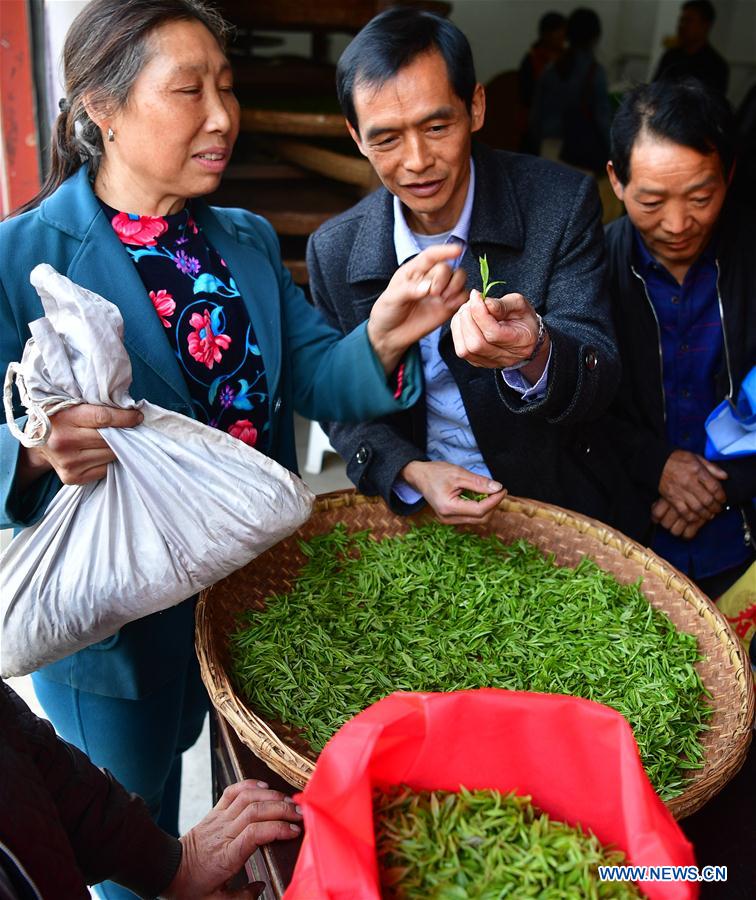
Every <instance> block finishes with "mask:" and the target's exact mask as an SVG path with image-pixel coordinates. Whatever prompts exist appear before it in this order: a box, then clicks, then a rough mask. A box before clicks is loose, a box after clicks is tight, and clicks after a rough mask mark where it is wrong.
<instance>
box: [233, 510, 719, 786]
mask: <svg viewBox="0 0 756 900" xmlns="http://www.w3.org/2000/svg"><path fill="white" fill-rule="evenodd" d="M302 550H303V552H304V553H305V555H306V556H307V562H306V564H305V566H304V567H303V569H302V572H301V575H300V577H299V579H298V581H297V583H296V585H295V587H294V589H293V590H292V591H291V592H290V593H289V594H285V595H274V596H271V597H268V598H267V600H266V609H265V611H264V612H256V611H249V612H247V613H244V614H243V615H242V616H241V617H240V621H239V630H238V631H237V632H236V633H235V634H233V635H232V636H231V639H230V645H231V653H232V658H233V674H234V677H235V680H236V682H237V685H238V687H239V689H240V691H241V692H242V694H243V695H244V696H245V697H246V699H247V700H248V701H249V702H250V703H251V705H252V706H253V707H254V709H255V710H256V712H257V713H258V714H259V715H261V716H262V717H263V718H265V719H266V720H268V721H272V722H276V721H277V722H281V723H285V724H287V725H293V726H296V727H297V728H298V729H299V730H300V733H301V735H302V737H303V738H304V739H305V740H306V741H307V742H308V743H309V745H310V746H311V747H312V748H313V750H315V751H317V752H319V751H320V750H321V749H322V748H323V745H324V744H325V743H326V741H327V740H328V738H329V737H330V736H331V735H332V734H333V733H334V732H335V731H336V730H337V729H338V728H339V727H340V726H341V725H342V724H343V723H344V722H346V721H347V720H348V719H349V718H351V717H352V716H354V715H356V714H357V713H358V712H360V711H361V710H363V709H365V707H367V706H369V705H370V704H371V703H374V702H375V701H376V700H379V699H380V698H381V697H385V696H386V695H387V694H389V693H391V692H392V691H396V690H404V691H454V690H462V689H466V688H478V687H498V688H507V689H510V690H528V691H542V692H545V693H558V694H571V695H574V696H578V697H586V698H588V699H590V700H596V701H598V702H600V703H605V704H607V705H608V706H611V707H613V708H614V709H616V710H618V711H619V712H620V713H622V715H623V716H625V718H626V719H627V720H628V721H629V722H630V724H631V725H632V727H633V730H634V733H635V739H636V741H637V742H638V746H639V748H640V753H641V757H642V759H643V763H644V765H645V767H646V771H647V773H648V776H649V778H650V779H651V782H652V784H653V785H654V787H655V788H656V790H657V791H658V792H659V793H660V795H661V797H662V798H663V799H665V800H666V799H670V798H672V797H674V796H676V795H678V794H680V793H681V792H682V790H683V787H684V783H685V770H686V769H692V768H696V767H700V766H701V765H702V763H703V750H702V748H701V744H700V741H699V737H700V734H701V732H702V731H703V730H705V728H706V721H707V718H708V716H709V715H710V712H711V710H710V708H709V706H708V705H707V703H706V702H705V698H704V688H703V685H702V683H701V679H700V677H699V675H698V673H697V671H696V669H695V668H694V663H695V662H696V661H697V660H698V659H699V658H700V656H699V653H698V647H697V642H696V639H695V637H694V636H692V635H689V634H684V633H680V632H678V631H677V630H676V629H675V627H674V625H673V624H672V622H670V620H669V618H668V617H667V616H666V615H664V614H663V613H661V612H659V611H658V610H654V609H653V608H652V607H651V606H650V604H649V603H648V601H647V600H646V598H645V597H644V596H643V594H642V592H641V590H640V587H639V586H638V585H637V584H634V585H620V584H619V583H618V582H617V581H616V579H615V578H614V577H613V576H612V575H611V574H609V573H607V572H605V571H603V570H602V569H600V568H599V567H598V566H597V565H596V564H595V563H593V562H592V561H591V560H588V559H584V560H583V561H582V562H581V563H580V565H578V566H577V568H575V569H568V568H560V567H558V566H555V565H554V563H553V561H552V560H551V559H548V558H545V557H544V556H543V555H542V554H541V552H540V551H539V550H538V549H537V548H536V547H534V546H532V545H530V544H527V543H525V542H523V541H519V542H516V543H515V544H513V545H511V546H506V545H504V544H503V543H502V542H501V541H500V540H499V539H498V538H496V537H480V536H479V535H477V534H472V533H469V532H462V531H458V530H457V529H455V528H453V527H451V526H445V525H441V524H440V523H437V522H433V523H429V524H425V525H422V526H420V527H417V528H414V529H412V530H410V531H409V532H408V533H407V534H406V535H402V536H399V537H395V538H387V539H385V540H381V541H376V540H374V539H372V538H371V536H370V534H369V533H368V532H359V533H355V534H351V535H350V534H348V533H347V531H346V529H345V528H344V527H342V526H337V527H336V528H334V529H333V530H332V531H331V532H329V533H327V534H324V535H321V536H318V537H316V538H314V539H313V540H311V541H309V542H307V543H303V544H302Z"/></svg>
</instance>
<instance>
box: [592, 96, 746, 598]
mask: <svg viewBox="0 0 756 900" xmlns="http://www.w3.org/2000/svg"><path fill="white" fill-rule="evenodd" d="M734 148H735V137H734V126H733V120H732V114H731V112H730V110H729V107H728V105H727V101H726V100H724V98H723V97H722V96H721V95H720V94H718V93H717V92H716V91H714V90H712V89H711V88H707V87H705V86H704V85H703V84H702V83H701V82H700V81H697V80H696V79H689V80H687V81H682V82H668V81H665V80H662V81H657V82H654V83H653V84H651V85H641V86H640V87H638V88H636V89H635V90H633V91H632V92H631V93H630V94H628V95H627V96H626V97H625V99H624V100H623V103H622V106H621V107H620V109H619V111H618V112H617V115H616V116H615V119H614V123H613V125H612V161H611V163H610V164H609V167H608V170H609V177H610V179H611V182H612V186H613V188H614V190H615V192H616V194H617V196H618V197H619V198H620V199H621V200H622V201H623V202H624V204H625V208H626V210H627V215H626V216H624V217H623V218H622V219H619V220H617V221H616V222H612V224H611V225H609V227H608V228H607V245H608V253H609V272H610V289H611V295H612V305H613V310H614V320H615V327H616V330H617V337H618V341H619V346H620V353H621V358H622V383H621V388H620V392H619V394H618V396H617V399H616V401H615V403H614V404H613V406H612V409H611V412H610V414H609V415H608V416H607V418H606V423H605V428H606V431H607V433H609V434H611V435H612V437H613V439H614V440H615V443H616V448H615V449H616V452H617V453H620V454H622V456H623V457H624V459H625V461H626V468H627V471H628V472H629V473H630V475H631V476H632V478H633V480H634V481H635V482H636V484H637V490H638V492H639V493H642V494H643V495H644V496H645V498H646V504H647V508H648V515H649V520H650V521H651V520H652V521H653V523H655V524H656V526H657V528H656V533H655V535H654V536H653V538H652V541H653V542H652V544H651V546H652V547H653V549H654V550H655V551H656V552H657V553H659V554H660V555H661V556H663V557H665V558H666V559H668V560H669V561H670V562H671V563H672V564H673V565H674V566H675V567H676V568H678V569H680V571H682V572H685V573H686V574H688V575H689V576H690V577H691V578H693V579H695V580H696V581H697V582H698V584H699V585H700V586H701V587H702V588H703V590H704V591H705V592H706V593H708V594H709V595H710V596H712V597H717V596H718V595H719V594H720V593H722V592H723V591H724V590H726V589H727V587H729V586H730V585H731V584H732V583H734V582H735V581H736V580H737V578H738V577H739V575H740V573H741V572H742V571H743V570H744V569H745V568H746V567H747V566H748V565H749V563H750V562H751V561H752V560H753V559H754V534H755V533H756V532H754V523H755V520H756V516H754V505H753V498H754V496H756V465H754V463H753V457H744V458H742V459H733V460H731V461H727V462H717V463H716V464H714V463H711V462H709V461H708V460H706V459H705V458H704V456H703V453H704V448H705V445H706V432H705V428H704V423H705V421H706V417H707V416H708V415H709V413H710V412H711V411H712V410H713V409H714V407H716V406H717V405H718V404H719V403H720V402H721V401H722V400H723V399H725V398H729V399H730V400H735V398H736V397H737V394H738V391H739V389H740V384H741V382H742V380H743V378H744V377H745V376H746V374H747V373H748V372H749V371H750V369H751V368H752V366H753V365H754V362H756V304H754V302H753V284H754V279H756V228H755V227H754V219H753V212H752V211H749V210H748V209H747V208H746V207H744V206H742V205H741V204H740V201H739V198H738V197H737V196H735V195H733V194H732V191H728V181H729V178H730V175H731V173H732V168H733V158H734Z"/></svg>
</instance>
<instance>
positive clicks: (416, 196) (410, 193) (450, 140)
mask: <svg viewBox="0 0 756 900" xmlns="http://www.w3.org/2000/svg"><path fill="white" fill-rule="evenodd" d="M337 85H338V91H339V99H340V102H341V105H342V109H343V110H344V114H345V116H346V119H347V125H348V128H349V131H350V133H351V135H352V137H353V138H354V140H355V142H356V143H357V146H358V147H359V149H360V151H361V152H362V153H363V154H364V155H365V156H366V157H367V158H368V159H369V160H370V162H371V164H372V165H373V167H374V168H375V170H376V172H377V174H378V175H379V177H380V179H381V181H382V183H383V185H384V187H382V188H379V189H378V190H377V191H376V192H374V193H373V194H371V195H370V196H368V197H366V198H365V199H364V200H362V201H361V202H360V203H358V204H357V205H356V206H355V207H353V208H352V209H350V210H348V211H347V212H345V213H343V214H342V215H340V216H338V217H336V218H334V219H332V220H330V221H328V222H327V223H326V224H325V225H323V226H322V227H321V228H320V229H319V230H318V231H317V232H316V233H315V234H314V235H313V236H312V238H311V240H310V242H309V245H308V254H307V263H308V269H309V274H310V286H311V290H312V295H313V299H314V301H315V303H316V304H317V305H318V306H319V307H320V308H321V309H322V310H323V312H324V313H325V315H326V316H327V318H328V319H329V321H330V322H331V323H332V324H334V325H335V326H336V327H338V328H340V329H342V330H343V331H344V332H348V331H350V330H351V329H353V328H354V327H355V325H357V324H358V323H359V322H361V321H363V320H364V319H365V318H366V317H367V316H368V314H369V312H370V308H371V306H372V305H373V303H374V301H375V299H376V298H377V297H378V295H379V294H380V292H381V291H382V290H383V289H384V287H385V286H386V284H387V283H388V281H389V279H390V278H391V276H392V274H393V273H394V272H395V271H396V269H397V267H398V266H400V265H402V264H403V263H405V262H406V261H407V260H408V259H410V258H411V257H412V256H414V255H416V254H417V253H419V252H420V251H421V250H422V249H424V248H425V247H427V246H430V245H432V244H437V243H447V242H454V243H456V244H458V245H460V248H461V255H460V263H459V264H460V265H461V267H462V268H463V269H464V271H465V272H466V274H467V286H468V288H470V289H478V290H479V289H481V287H482V283H481V272H480V266H479V258H480V257H483V256H484V255H485V256H486V257H487V263H488V267H489V270H490V280H491V281H499V282H503V283H504V284H503V285H502V286H500V287H499V290H498V291H495V293H500V292H502V291H506V293H505V294H504V296H503V297H501V298H500V299H498V300H492V299H490V298H489V299H488V300H487V301H484V300H483V299H482V297H481V295H480V294H479V293H478V290H472V293H471V296H470V300H469V302H468V303H466V304H465V306H463V307H462V309H461V310H460V311H459V312H458V313H457V314H456V315H455V317H454V319H453V320H452V321H450V322H447V323H446V324H445V325H444V326H443V327H441V328H440V329H439V330H437V331H436V332H434V333H433V334H431V335H429V336H428V338H426V339H423V341H422V342H421V344H420V353H421V357H422V362H423V374H424V377H425V387H426V392H425V403H424V404H423V403H419V404H418V405H417V407H416V409H414V410H412V411H411V412H408V413H407V414H401V415H397V416H391V417H388V418H386V419H383V420H379V421H375V422H372V423H369V424H364V425H357V426H354V425H348V426H344V425H337V424H332V423H323V424H324V427H325V428H326V430H327V431H328V433H329V436H330V439H331V442H332V444H333V446H334V447H335V448H336V450H338V452H339V453H340V454H341V455H342V456H343V457H344V459H345V460H346V461H347V472H348V474H349V477H350V478H351V479H352V481H353V482H354V483H355V485H357V487H358V488H359V489H360V490H361V491H363V492H364V493H367V494H375V493H380V494H381V495H382V496H383V497H384V498H385V500H386V502H387V503H388V504H389V505H390V506H391V508H392V509H394V510H395V511H397V512H400V513H410V512H413V511H415V510H416V509H418V508H419V507H420V506H421V505H422V503H423V502H424V501H425V502H427V503H428V504H430V506H432V507H433V509H434V510H435V511H436V512H437V513H438V514H439V516H440V517H441V518H442V519H443V520H444V521H447V522H453V523H466V522H480V521H481V520H485V518H486V517H487V516H489V515H490V513H491V511H492V510H493V508H494V507H495V506H496V505H497V503H498V502H499V501H500V499H501V497H502V492H503V491H504V490H507V491H509V492H510V493H512V494H519V495H524V496H527V497H531V498H535V499H539V500H546V501H549V502H551V503H556V504H558V505H561V506H565V507H568V508H571V509H575V510H578V511H580V512H583V513H585V514H587V515H591V516H594V517H596V518H599V519H602V520H604V521H606V522H609V523H611V524H614V525H616V526H618V527H621V528H624V529H625V530H626V531H628V532H630V533H632V532H634V531H637V529H638V527H639V526H638V522H639V521H640V519H636V518H635V516H634V513H633V506H634V504H633V502H632V497H631V496H630V497H629V496H624V492H623V491H622V485H623V484H624V483H625V479H624V476H623V473H622V472H621V470H620V469H619V468H618V465H617V463H616V461H615V458H614V456H613V455H612V454H611V452H610V451H609V450H608V446H607V442H606V440H605V436H604V435H603V434H602V432H601V429H600V428H598V427H597V426H596V424H595V420H596V419H597V417H598V416H599V415H600V414H601V413H602V412H603V411H604V410H605V409H606V407H607V405H608V404H609V402H610V401H611V399H612V397H613V395H614V392H615V389H616V386H617V383H618V379H619V365H618V359H617V350H616V346H615V341H614V335H613V332H612V326H611V316H610V313H609V306H608V297H607V293H606V280H605V274H606V273H605V263H604V244H603V235H602V230H601V221H600V207H599V201H598V196H597V192H596V189H595V186H594V182H593V180H592V179H590V178H587V177H585V176H583V175H581V174H579V173H577V172H575V171H572V170H570V169H567V168H565V167H562V166H558V165H555V164H552V163H549V162H546V161H543V160H540V159H537V158H534V157H530V156H522V155H518V154H512V153H503V152H494V151H492V150H489V149H487V148H485V147H483V146H480V145H473V142H472V134H473V132H474V131H476V130H478V129H479V128H480V127H481V125H482V124H483V118H484V114H485V95H484V91H483V88H482V86H481V85H480V84H478V83H477V82H476V79H475V70H474V66H473V60H472V53H471V51H470V47H469V44H468V42H467V40H466V38H465V37H464V35H463V34H462V33H461V32H460V31H459V30H458V29H457V28H456V27H455V26H454V25H452V24H451V23H450V22H448V21H446V20H445V19H442V18H440V17H437V16H435V15H432V14H430V13H425V12H419V11H415V10H410V9H401V8H398V9H390V10H387V11H386V12H384V13H381V14H380V15H378V16H377V17H376V18H374V19H373V20H372V21H371V22H370V23H368V25H366V26H365V28H363V30H362V31H361V32H360V33H359V34H358V35H357V36H356V37H355V38H354V40H353V41H352V43H351V44H350V45H349V47H348V48H347V49H346V51H345V52H344V54H343V55H342V57H341V59H340V61H339V67H338V73H337ZM469 491H472V492H474V493H480V494H486V495H487V496H486V498H485V499H482V500H479V501H476V500H473V499H465V497H464V496H463V492H469ZM468 496H469V495H468ZM641 518H642V516H641Z"/></svg>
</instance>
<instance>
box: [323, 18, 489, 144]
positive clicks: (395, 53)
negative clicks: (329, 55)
mask: <svg viewBox="0 0 756 900" xmlns="http://www.w3.org/2000/svg"><path fill="white" fill-rule="evenodd" d="M434 50H437V51H438V52H439V53H440V54H441V56H442V57H443V59H444V62H445V63H446V68H447V70H448V72H449V81H450V82H451V85H452V87H453V89H454V93H455V94H456V95H457V96H458V97H459V98H460V100H462V101H464V104H465V106H466V107H467V110H468V112H469V111H470V109H471V108H472V98H473V94H474V92H475V85H476V83H477V81H476V78H475V65H474V64H473V58H472V50H471V49H470V44H469V43H468V41H467V38H466V37H465V36H464V34H462V32H461V31H460V30H459V28H457V26H456V25H453V24H452V23H451V22H449V21H448V19H443V18H441V16H437V15H434V14H433V13H429V12H422V11H420V10H416V9H409V8H406V7H401V6H399V7H393V8H391V9H387V10H386V11H385V12H382V13H380V14H379V15H377V16H375V18H373V19H371V20H370V21H369V22H368V23H367V25H366V26H365V27H364V28H363V29H362V31H360V32H359V33H358V34H357V35H356V37H355V38H354V39H353V40H352V42H351V43H350V44H349V46H348V47H347V48H346V50H345V51H344V52H343V53H342V54H341V58H340V59H339V64H338V66H337V68H336V90H337V93H338V96H339V103H340V104H341V109H342V111H343V113H344V115H345V116H346V118H347V120H348V122H349V123H350V125H351V126H352V127H353V128H354V129H355V131H359V126H358V124H357V114H356V113H355V110H354V89H355V87H356V86H357V85H361V84H368V85H370V86H371V87H376V88H378V87H381V86H382V85H383V84H385V83H386V82H387V81H389V80H390V79H391V78H393V77H394V76H395V75H396V74H397V73H398V72H399V70H400V69H403V68H404V67H405V66H407V65H409V63H411V62H412V61H413V60H414V59H415V58H416V57H417V56H420V55H422V54H423V53H429V52H432V51H434Z"/></svg>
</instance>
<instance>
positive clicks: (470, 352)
mask: <svg viewBox="0 0 756 900" xmlns="http://www.w3.org/2000/svg"><path fill="white" fill-rule="evenodd" d="M480 268H481V278H482V281H483V288H484V292H483V293H481V292H480V291H476V290H474V291H472V292H471V293H470V299H469V300H468V301H467V303H465V304H464V306H462V307H461V308H460V309H459V310H458V311H457V312H456V314H455V315H454V318H453V319H452V321H451V331H452V337H453V338H454V349H455V351H456V353H457V356H459V357H460V358H461V359H465V360H467V361H468V362H469V363H471V364H472V365H474V366H479V367H481V368H487V369H506V368H512V367H518V368H519V369H520V371H521V372H522V374H523V375H524V376H525V378H527V380H528V381H529V382H530V383H531V384H535V383H536V382H537V381H538V379H539V378H540V377H541V375H542V374H543V370H544V369H545V368H546V362H547V361H548V358H549V350H550V346H551V344H550V340H549V335H548V331H546V329H545V327H544V326H543V325H542V322H541V320H540V318H539V316H538V314H537V313H536V311H535V310H534V309H533V307H532V306H531V304H530V303H529V302H528V300H527V299H526V298H525V297H523V295H522V294H518V293H511V294H505V295H504V296H503V297H499V298H494V297H489V296H488V295H487V294H488V291H489V290H490V289H491V288H492V287H493V286H494V285H497V284H502V283H503V282H500V281H493V282H489V280H488V263H487V261H486V258H485V257H482V258H481V260H480Z"/></svg>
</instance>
